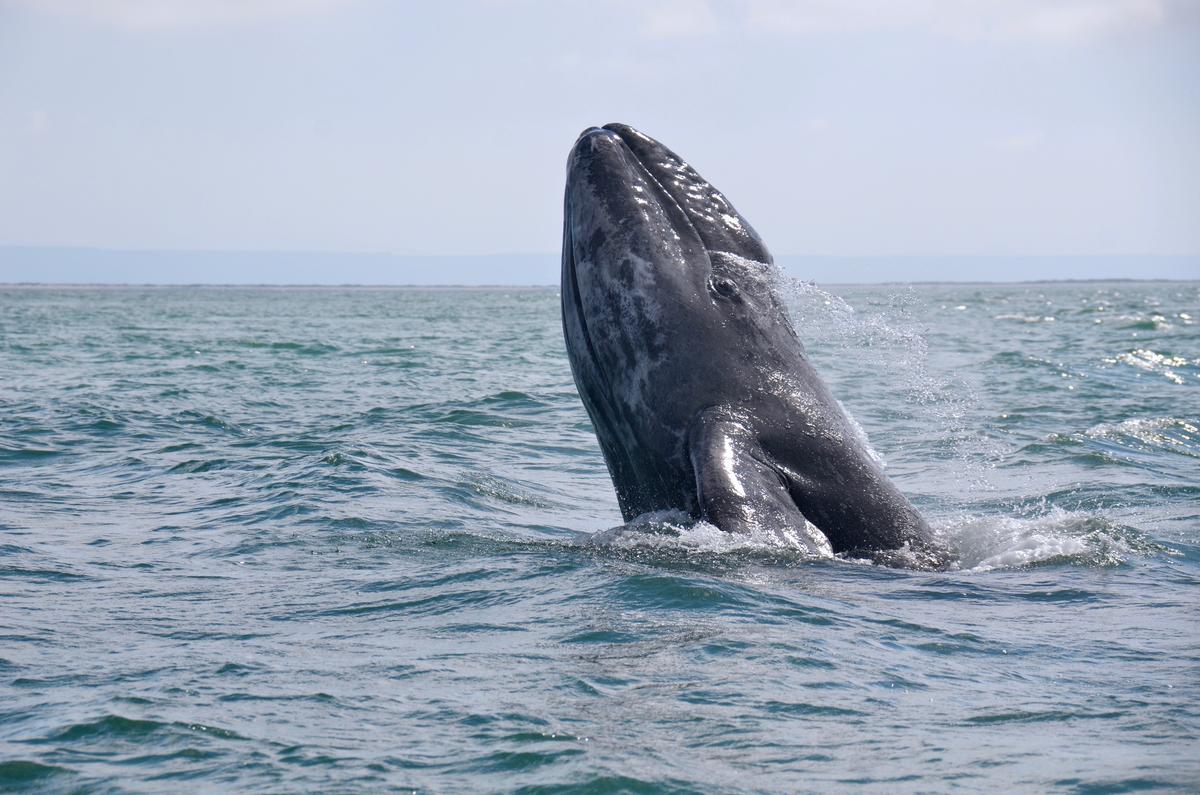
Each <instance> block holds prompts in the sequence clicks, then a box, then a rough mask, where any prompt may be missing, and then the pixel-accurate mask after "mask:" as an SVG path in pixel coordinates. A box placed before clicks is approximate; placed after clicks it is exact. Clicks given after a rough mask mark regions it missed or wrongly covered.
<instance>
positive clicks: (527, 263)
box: [0, 245, 1200, 289]
mask: <svg viewBox="0 0 1200 795" xmlns="http://www.w3.org/2000/svg"><path fill="white" fill-rule="evenodd" d="M775 263H776V265H777V266H778V267H779V268H780V270H781V271H782V272H783V273H785V274H787V275H788V276H790V277H793V278H798V279H802V280H804V281H812V282H815V283H817V284H999V283H1007V284H1013V283H1026V282H1028V283H1039V282H1047V283H1049V282H1097V281H1146V280H1153V281H1193V280H1196V279H1200V255H1166V254H1162V255H1103V256H1088V255H1073V256H1049V255H1013V256H1007V255H993V254H975V255H930V256H916V255H901V256H867V255H854V256H849V255H847V256H826V255H808V254H805V255H796V254H780V255H777V256H776V257H775ZM561 268H562V264H561V257H560V255H559V254H557V253H553V252H546V251H543V252H527V253H521V252H517V253H511V254H437V255H421V254H390V253H385V252H336V251H237V250H228V251H195V250H193V251H187V250H174V251H172V250H155V249H97V248H71V247H53V246H3V245H0V283H3V284H37V285H51V284H56V285H136V286H149V285H155V286H158V285H162V286H167V285H171V286H175V285H178V286H185V285H207V286H242V285H244V286H247V287H249V286H261V287H282V286H288V287H317V286H322V287H325V286H328V287H373V288H379V287H429V288H434V289H437V288H450V287H453V288H460V287H461V288H475V287H480V288H491V287H496V288H508V289H515V288H516V287H518V286H519V287H523V288H524V287H541V286H552V285H556V284H558V280H559V273H560V271H561Z"/></svg>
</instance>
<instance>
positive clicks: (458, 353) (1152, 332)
mask: <svg viewBox="0 0 1200 795" xmlns="http://www.w3.org/2000/svg"><path fill="white" fill-rule="evenodd" d="M784 289H785V290H786V292H787V298H788V301H789V303H790V305H791V307H792V311H793V315H794V319H795V321H796V325H797V328H798V330H799V333H800V335H801V338H802V339H804V340H805V342H806V345H807V347H808V349H809V352H810V354H811V356H812V358H813V359H814V361H815V362H816V363H817V366H818V369H819V370H820V371H821V372H822V373H823V374H824V376H825V377H826V379H827V380H828V381H829V383H830V385H831V388H832V390H833V392H834V394H835V395H837V396H838V397H839V398H840V399H841V400H842V402H843V403H844V404H845V406H846V407H847V409H848V410H849V411H850V412H851V413H852V414H853V416H854V417H855V418H856V419H857V421H858V423H859V424H860V425H861V426H862V428H863V430H864V432H865V433H866V434H867V437H868V439H869V443H870V445H871V446H872V448H873V449H874V450H875V451H876V452H877V453H878V454H879V455H880V456H881V457H882V458H883V459H884V460H885V461H886V462H887V468H888V471H889V473H890V474H891V475H892V477H893V478H894V479H895V480H896V481H897V483H898V484H899V485H900V487H901V488H902V489H903V490H904V491H905V492H906V493H907V494H909V495H910V497H911V498H912V499H913V501H914V502H915V503H916V504H917V505H918V506H919V507H920V508H921V509H922V510H923V511H924V512H925V513H926V514H927V515H928V517H929V518H930V519H931V521H932V522H933V524H934V525H935V526H936V527H937V528H938V532H939V534H940V535H941V536H942V538H943V539H944V540H945V541H946V543H947V544H948V545H950V546H951V548H952V549H954V550H955V555H956V559H957V565H956V567H955V569H954V570H951V571H945V572H928V571H910V570H904V569H892V568H882V567H878V566H874V565H869V564H867V563H864V562H861V561H850V560H834V561H823V562H813V561H808V560H805V559H803V558H802V557H800V556H799V555H798V554H797V553H796V552H795V551H794V550H790V549H787V548H782V547H778V546H772V545H771V544H770V543H769V542H767V541H764V540H760V539H754V538H749V539H746V538H733V537H729V536H725V535H723V534H722V533H720V532H719V531H717V530H715V529H713V528H711V527H708V526H706V525H703V524H699V525H695V526H689V525H688V524H687V523H683V522H680V521H679V519H678V518H677V517H675V518H673V517H670V516H665V517H653V518H649V519H646V520H643V521H640V522H637V523H635V524H634V525H633V526H622V524H621V518H620V514H619V512H618V510H617V505H616V500H615V497H614V495H613V493H612V488H611V485H610V482H609V480H608V476H607V473H606V471H605V468H604V463H603V461H602V459H601V456H600V452H599V449H598V447H597V444H596V440H595V438H594V436H593V434H592V431H591V428H590V425H589V423H588V418H587V416H586V414H585V412H584V410H583V408H582V406H581V404H580V403H579V400H578V397H577V395H576V393H575V387H574V384H573V383H572V380H571V374H570V369H569V366H568V363H567V359H566V355H565V352H564V349H563V344H562V335H561V331H560V326H559V308H558V296H557V293H556V291H555V290H553V289H546V290H502V289H500V290H416V289H270V288H259V289H233V288H169V289H165V288H160V289H155V288H119V289H117V288H109V289H104V288H48V287H47V288H38V287H34V288H15V287H10V288H0V790H23V789H24V790H29V791H38V792H43V791H44V792H89V793H90V792H192V791H203V792H372V791H381V790H410V789H411V790H418V791H431V792H445V791H450V792H476V791H519V792H540V791H546V792H551V791H552V792H595V793H604V792H746V791H764V792H766V791H771V792H778V791H821V792H825V791H838V790H841V791H854V792H857V791H862V790H868V791H879V792H894V791H968V792H970V791H984V790H988V791H992V790H997V789H1014V788H1015V789H1019V790H1056V791H1064V792H1089V793H1099V792H1126V791H1136V790H1144V789H1155V788H1163V789H1168V790H1188V789H1193V790H1194V789H1196V788H1197V787H1200V620H1198V619H1200V590H1198V588H1197V586H1198V584H1200V325H1198V323H1200V283H1195V282H1192V283H1111V284H1099V283H1096V284H1091V283H1089V284H1028V285H1007V286H980V285H929V286H914V287H904V286H879V287H854V288H837V287H829V288H818V287H816V286H814V285H811V284H800V283H793V284H788V285H786V286H785V288H784Z"/></svg>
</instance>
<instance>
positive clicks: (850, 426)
mask: <svg viewBox="0 0 1200 795" xmlns="http://www.w3.org/2000/svg"><path fill="white" fill-rule="evenodd" d="M563 216H564V218H563V248H562V289H561V292H560V294H561V299H562V325H563V334H564V339H565V343H566V349H567V354H568V358H569V360H570V365H571V371H572V374H573V376H574V380H575V385H576V387H577V390H578V393H579V397H580V399H581V400H582V402H583V405H584V407H585V409H586V410H587V413H588V415H589V417H590V418H591V422H592V426H593V428H594V429H595V433H596V438H597V440H598V442H599V446H600V450H601V452H602V454H603V456H604V460H605V463H606V464H607V467H608V472H609V475H610V476H611V479H612V482H613V486H614V488H615V490H616V496H617V502H618V503H619V505H620V509H621V513H622V515H623V517H624V519H625V521H626V522H630V521H632V520H634V519H636V518H638V517H641V516H644V515H647V514H657V513H659V512H674V513H683V514H686V515H687V516H688V517H690V518H691V519H693V520H697V521H700V520H703V521H706V522H709V523H711V524H712V525H715V526H716V527H717V528H720V529H721V530H724V531H727V532H729V533H738V534H749V535H756V534H757V535H759V536H760V537H762V538H765V539H770V540H771V541H773V542H779V543H786V544H787V545H789V546H790V547H793V548H796V549H799V550H802V553H803V554H804V555H805V556H810V557H813V558H829V557H833V556H835V555H837V556H843V557H855V558H858V557H866V558H868V559H873V560H876V561H879V562H883V563H889V564H890V563H893V562H896V561H901V562H897V563H896V565H918V566H922V567H925V566H927V567H931V568H932V567H941V566H942V565H943V564H944V562H945V553H944V551H943V550H942V549H941V547H940V546H939V545H938V544H937V542H936V541H935V539H934V535H933V532H932V531H931V529H930V526H929V524H928V523H927V522H926V520H925V519H924V518H923V517H922V515H921V514H920V513H919V512H918V511H917V510H916V508H915V507H914V506H913V505H912V503H910V502H909V500H908V499H906V498H905V496H904V495H903V494H902V493H901V492H900V490H899V489H898V488H897V487H896V485H895V484H894V483H893V482H892V480H891V479H890V478H889V477H888V476H887V475H886V474H885V473H884V471H883V469H882V467H881V465H880V463H879V462H878V461H877V460H876V456H874V455H872V452H871V450H870V448H869V447H868V445H867V442H866V440H865V437H864V436H863V434H862V432H861V430H860V429H859V428H858V426H857V425H856V424H855V423H854V421H853V420H852V419H851V418H850V417H849V416H848V415H847V413H846V411H845V410H844V409H843V408H842V405H841V404H840V403H839V402H838V401H837V400H836V399H835V398H834V396H833V395H832V394H831V393H830V390H829V388H828V387H827V386H826V384H825V382H824V381H823V380H822V379H821V377H820V376H819V375H818V374H817V371H816V369H815V368H814V367H813V364H812V362H811V361H810V360H809V357H808V355H807V353H806V351H805V348H804V346H803V344H802V343H801V341H800V339H799V337H798V336H797V334H796V331H795V329H794V327H793V325H792V323H791V320H790V318H789V315H788V310H787V307H786V306H785V304H784V302H783V300H782V298H781V296H780V294H779V291H778V289H777V286H778V277H777V271H776V269H775V267H774V263H773V259H772V257H771V254H770V253H769V251H768V250H767V247H766V246H765V245H764V243H763V241H762V239H761V238H760V237H759V235H758V233H757V232H755V231H754V228H753V227H752V226H751V225H750V223H749V222H748V221H747V220H746V219H745V218H744V217H743V216H742V215H741V214H740V213H739V212H738V211H737V210H736V209H735V208H734V206H733V205H732V204H731V203H730V202H729V200H728V199H727V198H726V197H725V195H724V194H723V193H721V191H719V190H717V188H715V187H714V186H713V185H712V184H711V183H709V182H708V181H707V180H705V179H704V178H703V177H702V176H701V175H700V174H699V173H698V172H697V171H696V170H695V169H694V168H692V167H691V166H690V165H688V163H686V162H685V161H684V160H683V159H682V158H680V157H679V156H678V155H676V154H675V153H674V152H672V151H671V150H670V149H668V148H667V147H666V146H664V145H663V144H662V143H660V142H659V141H657V140H655V139H654V138H652V137H650V136H648V135H646V134H644V133H642V132H639V131H638V130H636V129H634V128H633V127H630V126H628V125H625V124H607V125H605V126H603V127H589V128H588V129H586V130H584V131H583V133H582V134H580V136H579V137H578V139H577V140H576V142H575V144H574V146H573V147H572V149H571V152H570V155H569V156H568V160H567V177H566V190H565V196H564V212H563ZM901 553H902V554H901Z"/></svg>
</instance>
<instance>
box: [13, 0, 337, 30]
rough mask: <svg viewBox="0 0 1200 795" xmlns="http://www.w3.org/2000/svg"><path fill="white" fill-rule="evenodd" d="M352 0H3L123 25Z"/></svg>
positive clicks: (270, 15) (236, 17) (308, 8)
mask: <svg viewBox="0 0 1200 795" xmlns="http://www.w3.org/2000/svg"><path fill="white" fill-rule="evenodd" d="M347 2H348V0H7V1H6V2H5V1H4V0H0V7H3V6H4V5H8V6H18V7H24V8H26V9H29V10H32V11H38V12H49V13H53V14H56V15H58V16H65V17H75V18H84V19H89V20H92V21H95V22H99V23H101V24H104V25H109V26H112V27H116V28H121V29H124V30H136V31H142V30H164V29H175V28H193V27H219V26H227V25H246V24H255V23H259V22H270V21H274V20H277V19H288V18H294V17H299V16H310V15H313V14H318V13H322V12H325V11H328V10H331V9H333V8H335V7H337V6H341V5H345V4H346V3H347Z"/></svg>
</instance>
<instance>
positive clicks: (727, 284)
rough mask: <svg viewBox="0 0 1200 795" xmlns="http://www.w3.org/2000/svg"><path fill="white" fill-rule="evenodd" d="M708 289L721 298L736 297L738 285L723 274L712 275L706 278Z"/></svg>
mask: <svg viewBox="0 0 1200 795" xmlns="http://www.w3.org/2000/svg"><path fill="white" fill-rule="evenodd" d="M708 289H709V290H711V291H712V292H713V294H715V295H718V296H720V297H721V298H736V297H737V294H738V287H737V285H736V284H734V283H733V282H732V281H731V280H729V279H726V278H725V277H724V276H714V277H712V278H711V279H709V280H708Z"/></svg>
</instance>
